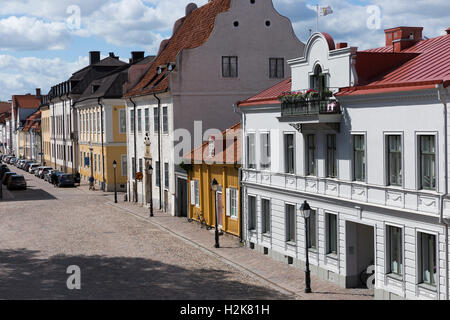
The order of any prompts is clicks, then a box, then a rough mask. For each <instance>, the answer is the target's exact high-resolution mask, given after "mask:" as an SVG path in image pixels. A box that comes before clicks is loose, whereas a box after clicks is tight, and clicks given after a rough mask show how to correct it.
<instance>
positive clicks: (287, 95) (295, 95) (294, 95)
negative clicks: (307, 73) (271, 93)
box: [278, 91, 305, 103]
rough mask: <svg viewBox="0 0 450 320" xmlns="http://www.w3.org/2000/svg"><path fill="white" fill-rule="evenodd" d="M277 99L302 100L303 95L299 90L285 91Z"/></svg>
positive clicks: (293, 101)
mask: <svg viewBox="0 0 450 320" xmlns="http://www.w3.org/2000/svg"><path fill="white" fill-rule="evenodd" d="M278 100H279V101H281V102H282V103H296V102H300V101H304V100H305V97H304V95H303V93H302V92H301V91H286V92H283V93H282V94H281V95H280V96H279V97H278Z"/></svg>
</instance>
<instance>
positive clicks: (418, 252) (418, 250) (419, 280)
mask: <svg viewBox="0 0 450 320" xmlns="http://www.w3.org/2000/svg"><path fill="white" fill-rule="evenodd" d="M421 233H424V234H428V235H432V236H434V237H435V255H436V283H435V284H434V285H432V284H429V283H425V282H424V281H423V279H422V272H421V271H422V270H421V264H422V260H421V250H422V249H421V241H420V236H419V234H421ZM439 260H440V257H439V233H437V232H433V231H430V230H424V229H419V228H417V229H416V279H417V285H418V286H424V287H426V288H427V289H431V290H433V291H439V285H440V281H439V280H440V279H439V278H440V267H439V263H440V261H439Z"/></svg>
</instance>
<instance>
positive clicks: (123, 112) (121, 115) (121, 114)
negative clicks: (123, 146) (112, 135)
mask: <svg viewBox="0 0 450 320" xmlns="http://www.w3.org/2000/svg"><path fill="white" fill-rule="evenodd" d="M118 116H119V134H126V133H127V112H126V110H125V109H119V112H118ZM123 120H125V130H122V121H123Z"/></svg>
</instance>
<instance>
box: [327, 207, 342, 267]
mask: <svg viewBox="0 0 450 320" xmlns="http://www.w3.org/2000/svg"><path fill="white" fill-rule="evenodd" d="M329 215H333V216H335V217H336V253H334V252H332V251H330V248H331V243H330V240H331V239H330V221H329V218H328V217H329ZM325 238H326V242H325V254H326V255H327V256H329V257H335V258H337V256H338V255H339V215H338V214H337V213H334V212H330V211H325Z"/></svg>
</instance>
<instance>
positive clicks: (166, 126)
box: [162, 107, 169, 134]
mask: <svg viewBox="0 0 450 320" xmlns="http://www.w3.org/2000/svg"><path fill="white" fill-rule="evenodd" d="M167 112H168V111H167V107H163V116H162V120H163V133H164V134H167V133H168V132H169V119H168V113H167Z"/></svg>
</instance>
